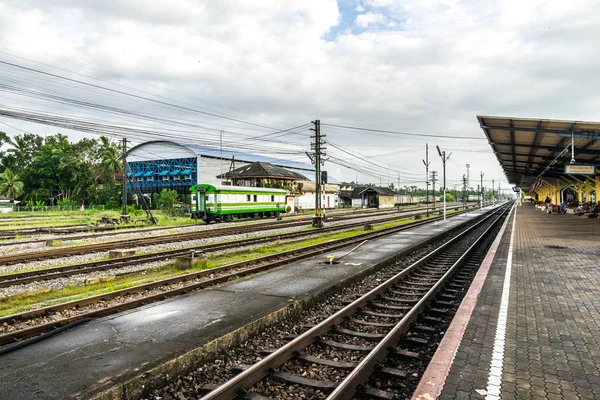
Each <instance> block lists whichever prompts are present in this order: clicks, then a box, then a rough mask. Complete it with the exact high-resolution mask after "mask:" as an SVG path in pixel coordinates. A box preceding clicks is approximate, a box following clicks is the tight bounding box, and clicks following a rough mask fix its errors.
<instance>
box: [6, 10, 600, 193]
mask: <svg viewBox="0 0 600 400" xmlns="http://www.w3.org/2000/svg"><path fill="white" fill-rule="evenodd" d="M599 37H600V13H599V12H598V8H597V2H596V1H591V0H590V1H578V0H575V1H561V0H555V1H538V0H527V1H523V0H518V1H512V0H511V1H485V0H480V1H458V0H457V1H452V0H448V1H436V0H404V1H394V0H340V1H337V2H336V1H334V0H314V1H310V0H285V1H284V0H247V1H246V0H245V1H235V0H229V1H228V0H220V1H208V0H207V1H193V0H178V1H167V0H112V1H111V0H85V1H77V0H14V1H13V0H0V61H4V62H9V63H12V64H16V65H19V66H26V67H28V68H32V69H36V70H41V71H45V72H50V73H52V74H55V75H59V76H62V77H69V78H71V79H76V80H81V81H84V82H88V83H92V84H94V85H97V86H101V87H103V88H110V89H113V90H119V91H122V92H126V93H129V94H136V95H139V96H143V97H147V98H151V99H154V100H160V101H163V102H165V103H169V105H165V104H158V103H156V102H151V101H148V100H144V99H139V98H133V97H131V96H126V95H122V94H118V93H115V92H110V91H106V90H105V89H103V88H97V87H89V86H87V87H86V86H83V85H81V84H79V83H74V82H72V81H71V82H69V81H64V80H61V79H60V78H57V77H51V76H48V75H41V74H39V72H34V71H28V70H23V69H22V68H17V67H14V66H10V65H7V64H0V81H1V82H3V83H4V84H7V85H10V86H11V88H4V89H2V91H1V92H0V107H13V109H14V108H15V107H18V108H23V109H27V110H33V111H40V112H47V113H52V114H60V115H67V116H71V117H80V118H86V119H91V120H94V121H97V122H106V123H111V124H116V125H123V126H131V127H134V126H135V127H145V128H148V129H155V130H157V131H160V130H161V129H165V130H164V132H173V131H174V130H175V129H179V130H185V131H186V132H187V133H185V135H187V137H189V138H192V137H196V136H194V135H196V134H197V135H198V136H197V137H198V141H199V142H201V143H204V144H206V143H207V141H212V142H214V143H218V141H219V132H218V131H219V130H224V131H225V133H224V136H225V139H224V141H226V142H227V143H230V144H229V145H230V146H232V147H235V146H238V147H241V148H246V149H247V150H256V151H259V149H262V151H269V150H268V149H273V148H277V149H284V148H285V149H286V151H281V153H286V154H279V155H278V156H279V157H284V158H285V157H288V156H289V157H290V158H292V159H294V160H297V161H305V162H308V159H307V157H306V156H304V155H303V151H305V150H309V143H310V138H309V137H308V135H309V134H310V132H309V131H307V130H305V129H303V130H299V131H293V132H294V134H291V135H288V136H279V135H278V136H276V139H275V137H274V139H273V140H272V141H268V142H265V141H255V140H253V139H248V138H250V137H256V136H261V135H267V134H269V133H272V132H274V131H275V130H276V129H287V128H291V127H296V126H300V125H303V124H306V123H309V122H310V121H311V120H314V119H317V118H318V119H320V120H321V123H322V124H338V125H346V126H355V127H366V128H373V129H382V130H390V131H396V132H405V133H412V134H423V135H444V136H455V137H467V138H472V139H469V140H465V139H460V138H456V139H448V138H433V137H424V136H423V137H418V136H411V135H401V134H395V133H394V134H375V133H368V132H363V131H352V130H347V129H339V128H333V127H328V126H325V125H324V126H323V128H322V131H323V133H324V134H327V140H328V141H330V142H332V144H334V145H335V146H337V147H332V146H328V153H329V154H330V155H331V156H332V159H331V160H332V161H336V162H338V163H342V164H346V165H348V164H349V165H352V166H354V167H356V169H359V171H360V172H357V171H354V170H352V169H349V168H345V167H342V166H340V165H338V164H333V163H331V162H328V163H327V164H326V169H327V170H328V171H329V172H330V175H333V176H335V177H336V178H338V179H339V180H347V181H350V180H356V179H357V177H358V180H359V181H360V182H367V181H370V182H373V183H379V182H380V181H381V182H382V183H383V184H386V183H388V182H390V181H392V182H394V183H396V184H397V182H398V179H400V184H401V186H404V185H420V186H422V184H420V183H419V181H423V180H424V175H425V174H424V167H423V164H422V162H421V159H422V158H424V156H425V144H426V143H429V146H430V148H432V149H433V150H434V151H431V152H430V160H431V168H432V169H434V170H438V171H440V173H441V169H442V167H441V161H440V159H439V156H438V155H437V152H436V151H435V148H434V146H435V145H440V147H441V148H442V149H447V151H448V152H452V156H451V158H450V161H449V163H448V165H447V174H448V181H449V183H448V186H449V187H450V188H452V187H454V185H455V184H459V182H460V179H461V177H462V175H463V174H464V173H466V168H465V164H467V163H470V165H471V184H472V186H476V185H477V183H478V181H479V173H480V171H484V172H485V178H484V180H485V181H486V182H485V183H484V184H485V185H486V186H489V185H490V184H491V179H495V180H496V182H498V181H501V182H502V185H503V186H504V187H505V188H506V187H508V183H507V182H506V180H505V178H504V175H503V173H502V170H501V168H500V167H499V165H498V162H497V161H496V158H495V156H494V155H493V153H492V152H491V150H490V148H489V145H488V144H487V141H486V140H484V134H483V132H482V131H481V129H480V128H479V126H478V123H477V120H476V116H477V115H500V116H512V117H530V118H556V119H576V120H598V119H599V117H598V109H599V108H600V107H599V106H600V77H599V74H598V71H599V70H600V68H599V65H598V64H599V63H600V54H599V53H600V46H598V38H599ZM15 88H24V89H28V90H36V91H39V92H42V93H45V94H54V95H60V96H63V97H68V98H72V99H78V100H85V101H92V102H95V103H98V104H100V105H103V106H111V107H115V108H119V109H122V110H129V111H136V112H141V113H144V114H146V115H151V116H153V117H161V118H165V119H169V121H179V122H181V121H185V122H186V123H189V124H191V125H192V124H193V125H194V126H193V127H192V126H191V125H190V126H188V127H187V128H185V129H183V128H182V127H181V125H177V126H175V125H173V124H172V122H163V123H158V122H157V121H155V120H153V121H148V119H146V120H140V119H139V118H136V117H131V116H126V115H123V114H114V113H113V114H109V113H106V112H101V111H98V110H89V109H88V110H85V109H82V108H81V107H79V106H77V105H73V104H58V103H56V102H49V101H47V99H40V98H32V97H30V96H29V97H24V96H22V95H20V94H16V93H15ZM173 105H178V106H180V107H186V108H188V109H187V110H186V109H182V108H176V107H173ZM202 112H209V113H211V114H215V115H218V117H215V116H214V115H207V114H202ZM220 117H227V118H228V119H223V118H220ZM234 120H236V121H234ZM240 121H241V122H240ZM248 122H251V123H253V124H257V125H261V126H260V127H259V126H256V125H250V124H248ZM5 124H9V125H10V126H7V125H5ZM200 126H201V127H203V128H199V127H200ZM169 128H172V129H173V130H172V131H168V129H169ZM271 128H273V129H271ZM0 130H3V131H6V132H7V133H9V134H18V133H20V131H19V130H22V131H27V132H34V133H40V134H44V133H47V134H52V133H56V132H66V133H68V134H69V136H70V137H72V138H73V139H74V140H75V139H78V138H81V137H83V136H85V135H86V134H84V133H74V132H72V131H67V130H65V129H64V128H57V127H53V126H46V125H38V124H33V123H30V122H24V121H21V120H17V119H8V118H4V117H0ZM296 132H297V133H296ZM268 137H269V138H271V137H272V136H268ZM138 139H139V136H138ZM187 141H189V140H187ZM282 142H286V143H282ZM232 143H238V144H232ZM339 148H341V149H344V150H345V151H346V152H344V151H341V150H339ZM287 153H289V154H287ZM349 153H352V154H354V155H356V156H359V157H363V158H365V159H366V160H368V161H366V162H365V161H362V160H360V159H359V158H356V157H354V156H352V155H350V154H349ZM340 160H342V161H340ZM369 163H375V164H377V165H373V164H369ZM365 169H368V170H369V171H370V173H371V174H372V175H376V176H368V175H367V174H366V173H365ZM459 187H460V185H459Z"/></svg>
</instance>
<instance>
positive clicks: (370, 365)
mask: <svg viewBox="0 0 600 400" xmlns="http://www.w3.org/2000/svg"><path fill="white" fill-rule="evenodd" d="M511 209H512V207H511V208H505V209H503V210H501V211H502V212H501V213H500V216H498V218H496V219H495V220H494V221H493V222H492V224H491V225H490V226H489V227H488V228H487V229H486V230H485V231H484V232H483V233H482V234H481V235H479V237H478V238H477V239H476V240H475V241H474V242H473V244H472V245H471V246H470V247H469V248H468V249H467V250H466V251H465V252H464V253H463V254H462V256H460V258H459V259H458V260H456V262H454V264H452V266H451V267H450V268H449V269H448V271H446V273H445V274H444V275H443V276H442V277H441V278H440V279H439V280H438V281H437V282H436V283H435V284H434V285H433V287H431V289H429V291H427V293H425V295H424V296H423V297H422V298H421V299H420V300H419V301H418V302H417V304H415V305H414V306H413V307H412V308H411V309H410V310H409V311H408V312H407V313H406V314H405V316H404V317H403V318H402V319H401V320H400V321H399V322H398V324H396V326H395V327H394V328H393V329H392V330H391V331H390V332H388V334H387V335H386V336H385V337H384V338H383V339H382V340H381V341H380V342H379V343H378V344H377V345H376V346H375V348H374V349H373V350H372V351H371V352H370V353H369V354H368V355H367V356H366V357H365V358H363V359H362V360H361V361H360V363H359V364H358V365H357V366H356V368H354V370H353V371H352V372H350V374H349V375H348V376H346V378H345V379H344V380H343V381H342V382H340V383H339V385H338V386H337V388H336V389H334V390H333V392H331V393H330V395H329V396H328V397H327V399H328V400H342V399H351V398H353V397H354V395H355V394H356V393H357V388H358V386H359V385H361V384H363V383H364V382H366V381H367V380H368V379H369V378H370V377H371V375H372V374H373V372H374V371H375V369H376V367H377V365H378V364H379V363H380V362H382V361H384V360H385V359H386V358H387V356H388V353H389V349H390V348H391V347H393V346H395V345H396V344H397V343H398V341H399V340H400V337H401V336H402V335H404V334H405V333H406V332H407V331H408V329H409V327H410V325H411V324H412V323H413V321H414V320H415V319H416V317H417V316H418V315H419V314H421V313H422V312H423V310H424V309H425V308H426V307H427V305H428V304H429V303H430V302H431V301H432V300H433V299H434V298H435V296H436V295H437V294H438V292H439V291H440V290H441V289H442V287H443V286H444V285H445V284H446V282H447V281H448V280H450V279H451V278H452V276H453V275H454V273H455V272H456V270H457V269H458V268H460V266H461V265H462V264H463V263H464V262H465V261H466V259H467V258H468V257H469V256H470V255H471V253H472V252H473V251H474V250H475V249H476V248H477V247H478V246H479V245H480V243H481V242H482V241H483V240H484V239H485V238H486V237H487V235H488V233H489V232H490V231H491V230H492V229H493V228H494V227H495V226H496V224H497V223H498V222H499V221H500V220H501V219H502V217H503V216H504V214H506V213H507V212H509V211H510V210H511Z"/></svg>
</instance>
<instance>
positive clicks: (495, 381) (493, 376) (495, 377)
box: [485, 207, 517, 400]
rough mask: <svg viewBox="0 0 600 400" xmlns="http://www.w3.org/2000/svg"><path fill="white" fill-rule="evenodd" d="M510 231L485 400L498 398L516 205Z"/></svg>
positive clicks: (502, 361) (515, 223) (504, 340)
mask: <svg viewBox="0 0 600 400" xmlns="http://www.w3.org/2000/svg"><path fill="white" fill-rule="evenodd" d="M514 210H515V213H514V215H513V225H512V231H511V233H510V243H509V245H508V256H507V257H506V271H505V273H504V286H503V287H502V299H501V301H500V312H499V314H498V323H497V325H496V336H495V338H494V351H493V353H492V354H493V356H492V364H491V366H490V374H489V376H488V382H487V396H486V397H485V398H486V400H497V399H500V390H501V385H502V369H503V366H504V345H505V343H506V324H507V320H508V300H509V297H510V277H511V273H512V260H513V251H514V245H515V227H516V225H517V207H514Z"/></svg>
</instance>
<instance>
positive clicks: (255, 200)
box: [254, 195, 258, 203]
mask: <svg viewBox="0 0 600 400" xmlns="http://www.w3.org/2000/svg"><path fill="white" fill-rule="evenodd" d="M257 201H258V196H257V195H254V202H255V203H256V202H257Z"/></svg>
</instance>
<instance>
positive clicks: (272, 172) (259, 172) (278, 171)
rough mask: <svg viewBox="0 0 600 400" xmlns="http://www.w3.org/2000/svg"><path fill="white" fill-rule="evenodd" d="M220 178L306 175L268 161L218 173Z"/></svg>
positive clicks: (295, 178) (284, 177)
mask: <svg viewBox="0 0 600 400" xmlns="http://www.w3.org/2000/svg"><path fill="white" fill-rule="evenodd" d="M217 178H219V179H224V178H225V179H227V178H281V179H291V180H298V179H306V177H305V176H304V175H301V174H299V173H297V172H293V171H290V170H288V169H285V168H283V167H279V166H277V165H273V164H271V163H267V162H262V161H259V162H254V163H252V164H249V165H246V166H244V167H240V168H236V169H234V170H233V171H229V172H226V173H224V174H221V175H218V176H217Z"/></svg>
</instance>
